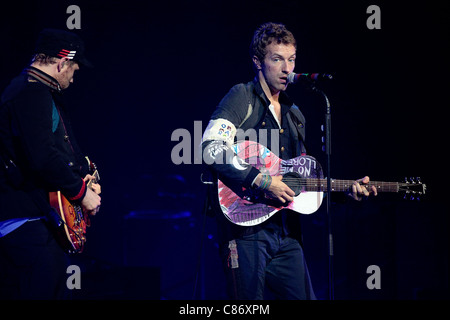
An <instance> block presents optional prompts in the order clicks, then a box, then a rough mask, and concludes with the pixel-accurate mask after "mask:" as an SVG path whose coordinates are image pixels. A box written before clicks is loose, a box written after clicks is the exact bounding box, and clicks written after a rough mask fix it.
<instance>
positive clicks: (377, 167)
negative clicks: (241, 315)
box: [0, 0, 450, 300]
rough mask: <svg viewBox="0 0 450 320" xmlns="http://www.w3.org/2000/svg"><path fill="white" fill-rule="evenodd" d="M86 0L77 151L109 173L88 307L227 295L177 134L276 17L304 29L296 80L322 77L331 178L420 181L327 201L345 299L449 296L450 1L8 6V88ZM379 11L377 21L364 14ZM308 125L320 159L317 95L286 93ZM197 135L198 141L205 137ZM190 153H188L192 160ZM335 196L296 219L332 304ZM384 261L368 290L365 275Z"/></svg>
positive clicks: (4, 40) (195, 169) (213, 97)
mask: <svg viewBox="0 0 450 320" xmlns="http://www.w3.org/2000/svg"><path fill="white" fill-rule="evenodd" d="M71 4H76V5H78V6H79V7H80V9H81V29H80V30H75V32H76V33H77V34H79V35H81V36H82V38H83V39H84V40H85V43H86V47H87V56H88V58H89V59H90V60H91V61H92V62H93V64H94V65H95V68H93V69H86V70H81V71H80V72H79V74H78V75H77V76H76V78H75V83H74V84H73V85H72V86H71V87H70V88H69V89H68V90H67V92H66V95H67V98H68V99H67V100H68V101H69V105H70V108H71V113H72V117H73V118H72V122H73V124H74V127H75V129H76V131H77V133H78V135H77V138H78V141H79V144H80V145H81V146H82V148H83V149H84V151H85V153H86V154H88V155H89V156H90V158H91V159H92V160H93V161H95V162H96V163H97V165H98V167H99V170H100V175H101V178H102V191H103V196H102V203H103V205H102V210H101V212H100V213H99V214H98V215H97V216H96V217H95V218H94V219H93V225H92V227H91V228H90V230H89V234H88V243H87V247H86V249H85V252H84V253H83V254H81V255H78V256H76V257H74V258H73V260H74V263H76V264H78V265H79V266H81V268H82V271H83V274H84V276H83V278H82V290H81V291H79V292H76V293H75V295H76V297H79V298H85V299H103V298H106V299H127V298H131V299H141V298H150V299H193V298H194V299H225V298H226V296H225V294H224V278H223V275H222V269H221V266H220V264H219V261H218V254H217V243H216V230H215V222H214V220H213V219H212V218H206V219H205V218H204V217H203V215H202V207H203V201H204V195H205V186H204V185H202V184H201V182H200V178H199V176H200V173H201V171H202V166H201V165H199V164H182V165H175V164H173V162H172V159H171V151H172V148H173V147H174V146H175V145H177V144H178V143H179V142H178V141H172V139H171V135H172V132H173V131H174V130H176V129H179V128H184V129H186V130H188V131H189V132H190V133H191V134H192V136H193V137H194V121H201V123H202V129H204V128H205V127H206V124H207V121H208V119H209V117H210V115H211V113H212V111H213V109H214V107H215V106H216V104H217V103H218V102H219V101H220V99H221V98H222V97H223V96H224V95H225V94H226V93H227V91H228V90H229V89H230V88H231V86H233V85H234V84H237V83H239V82H247V81H250V80H251V79H252V78H253V71H252V68H251V61H250V58H249V56H248V46H249V43H250V40H251V37H252V33H253V31H254V29H255V28H256V27H257V26H258V25H259V24H261V23H263V22H267V21H274V22H283V23H285V24H286V25H287V26H288V28H289V29H290V30H292V31H293V32H294V35H295V36H296V38H297V41H298V44H299V48H298V58H297V66H296V70H295V71H296V72H329V73H333V74H334V75H335V80H334V81H333V82H331V83H326V84H323V85H322V86H321V88H322V89H323V90H324V91H325V92H326V93H327V95H328V97H329V99H330V101H331V104H332V119H333V123H332V176H333V178H338V179H356V178H360V177H363V176H364V175H369V176H370V177H371V178H372V179H373V180H381V181H401V180H403V179H404V177H405V176H407V177H421V178H422V181H423V182H425V183H426V184H427V186H428V190H427V191H428V192H427V195H426V197H424V198H423V199H422V200H421V201H419V202H417V201H414V202H411V201H404V200H402V197H401V196H397V195H396V196H393V195H386V194H380V195H379V196H378V197H377V198H374V199H370V200H368V201H364V202H362V203H350V204H346V205H343V204H336V205H334V206H333V207H332V215H333V220H332V221H333V231H334V239H335V246H334V254H335V255H334V264H333V265H334V277H335V298H336V299H369V300H372V299H388V300H395V299H442V298H447V299H448V297H449V293H448V292H449V272H448V271H449V265H448V264H449V246H448V245H449V236H448V234H449V219H448V212H449V210H448V207H447V201H446V199H447V198H448V196H447V195H446V190H445V189H446V188H445V187H446V183H447V181H448V174H447V165H448V161H447V160H446V159H448V156H447V155H446V152H447V150H446V149H447V143H448V142H447V139H448V116H449V112H448V106H449V104H448V101H447V93H448V89H449V86H448V84H449V83H448V78H447V77H448V71H449V70H448V67H449V63H448V56H449V50H448V41H449V30H450V28H449V26H448V16H449V11H448V9H447V7H444V5H443V2H442V1H441V2H438V1H426V2H425V1H422V2H414V3H411V2H410V1H381V0H375V1H365V0H358V1H323V0H318V1H293V0H286V1H280V2H278V1H265V0H262V1H244V0H241V1H235V0H226V1H220V0H214V1H213V0H211V1H163V2H151V1H134V0H128V1H124V0H121V1H111V0H110V1H75V0H74V1H27V2H23V1H13V2H11V3H9V4H8V6H6V7H5V6H2V8H1V10H0V39H1V50H0V55H1V58H0V75H1V76H0V87H1V90H3V89H4V88H5V86H6V85H7V84H8V83H9V81H10V79H11V78H12V77H14V76H15V75H17V74H18V73H19V72H20V71H21V70H22V69H23V68H24V67H25V66H26V65H27V64H28V62H29V59H30V53H31V50H32V49H33V46H34V41H35V39H36V36H37V34H38V32H39V31H40V30H41V29H42V28H44V27H56V28H66V20H67V19H68V17H69V16H70V15H69V14H67V13H66V8H67V7H68V6H69V5H71ZM371 4H376V5H378V6H379V7H380V9H381V29H380V30H369V29H368V28H367V27H366V20H367V18H368V17H369V14H367V13H366V9H367V7H368V6H369V5H371ZM288 93H289V94H290V96H291V97H292V98H293V99H294V100H295V101H296V103H297V105H299V106H300V108H301V110H302V111H303V113H304V114H305V116H306V118H307V143H308V147H309V150H310V153H311V154H312V155H314V156H315V157H316V158H318V159H319V161H320V162H321V163H322V164H323V165H325V157H324V154H323V152H322V151H321V147H322V143H321V141H320V138H321V135H322V133H321V131H320V125H321V124H322V123H323V118H324V112H325V104H324V101H323V100H322V98H321V97H320V96H318V95H317V94H316V93H314V92H311V91H309V90H307V89H305V88H304V87H302V86H295V87H294V86H292V87H290V88H289V89H288ZM194 140H195V139H194V138H193V139H192V141H191V146H192V149H194V148H195V147H196V146H195V145H194V144H195V141H194ZM193 160H194V158H193V156H192V157H191V161H193ZM325 209H326V208H325V206H322V208H321V209H320V210H319V211H318V212H317V213H315V214H313V215H309V216H303V217H302V219H303V232H304V247H305V254H306V257H307V261H308V264H309V269H310V272H311V276H312V279H313V284H314V287H315V290H316V292H317V295H318V296H319V298H321V299H327V298H328V296H327V272H328V260H327V259H328V253H327V231H326V212H325ZM370 265H378V266H379V267H380V269H381V289H373V290H369V289H368V288H367V286H366V280H367V278H368V277H369V274H367V272H366V270H367V267H368V266H370Z"/></svg>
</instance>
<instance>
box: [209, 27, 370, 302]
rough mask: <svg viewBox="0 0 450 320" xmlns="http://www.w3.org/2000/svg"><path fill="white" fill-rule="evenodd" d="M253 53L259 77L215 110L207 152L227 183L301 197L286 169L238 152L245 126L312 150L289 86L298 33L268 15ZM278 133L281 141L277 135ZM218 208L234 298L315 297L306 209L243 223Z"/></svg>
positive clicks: (281, 148)
mask: <svg viewBox="0 0 450 320" xmlns="http://www.w3.org/2000/svg"><path fill="white" fill-rule="evenodd" d="M251 59H252V61H253V67H254V70H255V71H256V77H255V79H254V81H251V82H249V83H247V84H238V85H236V86H234V87H233V88H232V89H231V90H230V91H229V93H228V94H227V95H226V96H225V97H224V98H223V99H222V101H221V102H220V103H219V105H218V106H217V108H216V110H215V111H214V113H213V115H212V117H211V120H210V122H209V124H208V126H207V128H206V130H205V132H204V134H203V140H202V151H203V159H204V161H205V163H206V164H208V165H209V167H210V168H211V169H212V172H213V173H214V174H216V175H217V178H218V179H220V181H221V182H223V183H224V184H225V185H228V186H231V185H240V186H241V187H242V188H245V189H252V188H253V189H255V190H257V191H262V192H263V193H264V194H265V197H268V198H270V199H274V200H278V201H279V202H281V203H289V202H291V201H293V199H294V195H295V192H294V191H293V190H292V189H291V188H289V187H288V186H287V185H286V184H285V183H284V182H283V181H282V176H281V175H279V176H270V175H268V174H264V172H261V171H260V170H258V169H257V168H255V167H254V166H251V165H249V164H248V163H245V161H243V160H242V159H241V158H239V157H237V155H236V153H235V152H234V150H233V149H232V145H233V143H234V142H235V141H234V140H235V137H236V134H237V132H238V129H241V130H243V131H246V130H249V129H254V131H253V132H255V133H256V135H257V137H256V139H257V140H259V141H257V142H260V143H261V141H262V136H263V135H264V140H265V141H266V142H267V145H265V147H267V148H268V149H270V150H271V151H272V152H274V153H276V154H277V155H278V156H279V157H280V158H281V159H284V160H287V159H292V158H295V157H297V156H300V155H302V154H305V153H306V148H305V146H304V136H305V127H304V125H305V119H304V117H303V114H302V113H301V112H300V110H299V109H298V107H297V106H295V105H294V104H293V103H292V101H291V100H290V99H289V97H288V96H287V95H286V93H285V90H286V88H287V85H288V80H287V76H288V74H290V73H291V72H293V70H294V66H295V59H296V41H295V38H294V36H293V35H292V33H291V32H290V31H288V30H287V29H286V28H285V26H284V25H282V24H274V23H266V24H263V25H261V26H260V27H259V28H258V29H257V30H256V31H255V33H254V36H253V40H252V44H251ZM274 141H276V142H277V143H276V145H275V144H273V145H272V143H273V142H274ZM368 181H369V177H364V178H362V179H359V180H357V181H355V182H354V183H353V184H352V185H351V188H349V189H350V190H349V194H350V195H351V196H352V197H353V198H355V199H357V200H358V199H361V197H363V196H368V195H369V194H370V193H373V194H375V195H376V194H377V191H376V189H375V188H371V189H370V191H369V190H367V189H366V188H365V187H364V186H363V185H362V184H363V183H367V182H368ZM216 215H217V221H218V231H219V238H220V254H221V257H222V262H223V265H224V270H225V275H226V280H227V290H228V294H229V296H230V297H231V298H234V299H249V300H251V299H263V298H264V291H265V287H266V286H267V287H268V288H269V289H271V291H272V292H273V294H274V295H275V296H276V297H277V298H280V299H315V294H314V291H313V288H312V285H311V281H310V278H309V273H308V270H307V267H306V263H305V261H304V257H303V251H302V247H301V245H300V241H299V239H300V234H299V232H300V225H299V219H298V216H296V215H292V214H287V212H286V210H281V211H280V212H278V213H277V214H276V215H274V216H273V217H271V218H270V219H268V220H267V221H265V222H263V223H261V224H258V225H255V226H239V225H236V224H233V223H232V222H230V221H229V220H228V219H226V218H224V215H223V214H222V212H220V210H219V212H218V213H217V214H216Z"/></svg>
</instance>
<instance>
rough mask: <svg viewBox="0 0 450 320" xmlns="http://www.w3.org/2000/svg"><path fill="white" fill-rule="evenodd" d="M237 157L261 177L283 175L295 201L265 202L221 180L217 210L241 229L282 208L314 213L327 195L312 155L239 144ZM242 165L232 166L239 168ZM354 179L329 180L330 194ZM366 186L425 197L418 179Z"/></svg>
mask: <svg viewBox="0 0 450 320" xmlns="http://www.w3.org/2000/svg"><path fill="white" fill-rule="evenodd" d="M232 147H233V149H234V151H235V153H236V154H237V156H238V157H239V158H240V159H242V160H244V161H245V162H246V163H248V164H250V165H252V166H253V167H255V168H257V169H259V170H260V171H261V173H262V174H269V175H271V176H278V175H282V176H283V179H282V181H283V182H284V183H286V184H287V185H288V186H289V187H290V188H291V189H292V190H293V191H294V192H295V197H294V201H292V202H289V203H287V204H282V203H281V202H280V201H278V200H274V199H268V198H267V197H265V194H264V192H262V191H260V190H256V189H245V188H243V187H242V186H238V185H233V184H229V185H228V186H227V185H225V184H224V183H223V182H222V181H221V180H220V179H219V180H218V184H217V188H218V189H217V191H218V197H219V204H220V208H221V210H222V212H223V214H224V215H225V217H227V218H228V220H230V221H231V222H232V223H234V224H237V225H241V226H255V225H258V224H260V223H262V222H264V221H266V220H267V219H269V218H270V217H271V216H273V215H274V214H275V213H277V212H278V211H280V210H282V209H291V210H293V211H296V212H298V213H302V214H311V213H314V212H316V211H317V210H318V209H319V207H320V205H321V204H322V200H323V195H324V192H327V179H324V178H323V172H322V167H321V165H320V163H319V162H318V161H317V160H316V159H315V158H313V157H311V156H307V155H304V156H299V157H297V158H293V159H290V160H282V159H280V158H279V157H278V156H277V155H275V154H274V153H272V152H271V151H270V150H269V149H268V148H266V147H265V146H263V145H261V144H259V143H257V142H253V141H242V142H238V143H236V144H234V145H233V146H232ZM240 165H242V164H239V162H237V163H235V166H237V167H239V166H240ZM353 182H354V180H335V179H331V191H332V192H334V191H341V192H342V191H348V190H350V188H351V186H352V184H353ZM364 186H365V187H367V188H368V190H369V188H371V186H375V187H376V189H377V192H405V193H409V194H411V195H421V194H425V190H426V185H425V184H423V183H422V182H421V181H420V179H418V180H417V181H413V180H412V181H405V182H381V181H370V182H369V183H368V184H365V185H364Z"/></svg>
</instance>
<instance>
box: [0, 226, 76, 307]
mask: <svg viewBox="0 0 450 320" xmlns="http://www.w3.org/2000/svg"><path fill="white" fill-rule="evenodd" d="M68 264H69V259H68V257H67V256H66V254H65V253H64V251H63V250H62V249H61V247H60V246H59V245H58V243H57V242H56V240H55V238H54V236H53V235H52V234H51V232H50V231H49V229H48V228H47V226H46V224H45V222H44V221H42V220H37V221H29V222H26V223H25V224H24V225H22V226H21V227H19V228H18V229H16V230H14V231H13V232H11V233H9V234H7V235H6V236H4V237H2V238H0V300H3V299H29V300H32V299H46V300H49V299H66V298H68V297H69V290H68V289H67V285H66V281H67V278H68V276H69V275H68V274H67V273H66V271H67V266H68Z"/></svg>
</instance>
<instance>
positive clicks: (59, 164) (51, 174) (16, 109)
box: [0, 67, 88, 221]
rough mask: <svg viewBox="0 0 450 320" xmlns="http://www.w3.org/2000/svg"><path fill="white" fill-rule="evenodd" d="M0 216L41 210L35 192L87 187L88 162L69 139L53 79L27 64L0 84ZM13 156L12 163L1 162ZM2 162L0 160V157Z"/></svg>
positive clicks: (75, 191) (76, 197)
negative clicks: (2, 88) (2, 86)
mask: <svg viewBox="0 0 450 320" xmlns="http://www.w3.org/2000/svg"><path fill="white" fill-rule="evenodd" d="M0 156H1V158H2V159H3V161H0V221H3V220H7V219H11V218H21V217H34V216H42V214H43V212H42V210H41V209H40V208H39V207H38V206H37V205H36V200H35V198H34V197H36V195H37V196H38V197H41V199H45V200H47V195H48V192H49V191H57V190H60V191H61V192H62V194H63V195H64V196H65V197H66V198H68V199H70V200H73V201H80V200H81V199H82V198H83V197H84V195H85V192H86V184H85V182H84V181H83V178H82V177H84V176H85V175H86V173H87V172H88V164H87V161H86V160H85V159H84V157H83V155H82V154H81V152H80V150H79V148H78V145H77V143H76V141H75V139H74V136H73V133H72V129H71V126H70V122H69V120H68V118H67V114H66V110H65V108H64V103H63V97H62V93H61V89H60V87H59V84H58V82H57V81H56V80H55V79H54V78H52V77H50V76H49V75H47V74H45V73H43V72H42V71H40V70H38V69H36V68H32V67H30V68H28V69H26V70H24V72H23V73H22V74H21V75H19V76H18V77H16V78H14V79H13V80H12V82H11V83H10V85H9V86H8V87H7V88H6V89H5V91H4V92H3V95H2V98H1V106H0ZM10 160H11V161H13V162H14V164H15V166H13V165H9V166H8V169H6V168H5V165H4V163H5V162H6V163H7V164H8V163H11V162H10ZM2 162H3V163H2Z"/></svg>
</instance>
